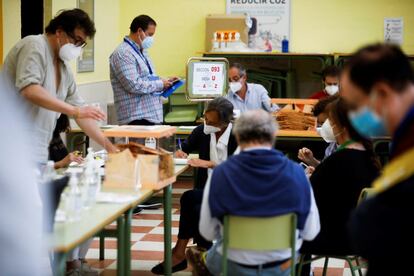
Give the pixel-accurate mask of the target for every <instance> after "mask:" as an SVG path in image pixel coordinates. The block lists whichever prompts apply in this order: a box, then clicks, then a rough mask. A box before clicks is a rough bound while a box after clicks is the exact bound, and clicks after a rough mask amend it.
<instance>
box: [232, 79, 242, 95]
mask: <svg viewBox="0 0 414 276" xmlns="http://www.w3.org/2000/svg"><path fill="white" fill-rule="evenodd" d="M241 89H242V84H241V82H239V81H232V82H230V91H231V92H233V93H236V92H239V91H240V90H241Z"/></svg>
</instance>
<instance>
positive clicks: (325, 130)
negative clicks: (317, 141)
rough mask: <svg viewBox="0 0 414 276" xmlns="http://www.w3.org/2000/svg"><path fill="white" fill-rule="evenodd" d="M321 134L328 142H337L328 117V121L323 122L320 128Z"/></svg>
mask: <svg viewBox="0 0 414 276" xmlns="http://www.w3.org/2000/svg"><path fill="white" fill-rule="evenodd" d="M319 134H320V135H321V136H322V138H323V140H325V142H327V143H333V142H336V139H335V134H334V132H333V129H332V126H331V123H330V122H329V119H326V121H325V122H324V123H323V124H322V127H321V128H320V130H319Z"/></svg>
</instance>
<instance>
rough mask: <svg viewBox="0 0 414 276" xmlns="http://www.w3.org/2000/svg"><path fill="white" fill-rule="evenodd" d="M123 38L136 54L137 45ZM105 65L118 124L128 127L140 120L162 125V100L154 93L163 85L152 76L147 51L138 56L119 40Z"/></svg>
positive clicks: (140, 52)
mask: <svg viewBox="0 0 414 276" xmlns="http://www.w3.org/2000/svg"><path fill="white" fill-rule="evenodd" d="M125 39H126V40H128V41H129V42H130V43H131V44H132V45H134V46H136V49H137V50H138V51H139V49H140V47H139V45H137V44H136V43H135V42H134V41H133V40H131V39H130V38H129V37H125ZM145 59H146V60H145ZM147 61H148V64H147ZM109 65H110V77H111V84H112V89H113V92H114V101H115V108H116V113H117V116H118V123H119V124H128V123H129V122H131V121H134V120H140V119H145V120H148V121H150V122H153V123H162V122H163V112H162V100H161V98H160V96H159V95H155V94H154V92H160V91H162V90H163V82H162V80H161V79H159V78H157V77H155V72H154V71H155V70H154V66H153V64H152V61H151V59H150V58H149V56H148V53H147V51H145V50H144V51H139V53H138V52H137V51H135V50H134V48H133V47H131V45H129V44H128V43H127V42H125V41H123V42H122V43H121V44H120V45H119V46H118V47H117V48H116V49H115V51H114V52H113V53H112V54H111V56H110V58H109ZM149 66H150V67H151V69H150V68H149ZM151 70H152V72H153V75H151V74H150V71H151Z"/></svg>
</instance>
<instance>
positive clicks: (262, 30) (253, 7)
mask: <svg viewBox="0 0 414 276" xmlns="http://www.w3.org/2000/svg"><path fill="white" fill-rule="evenodd" d="M290 2H291V0H227V3H226V4H227V5H226V9H227V13H228V14H247V15H248V16H249V17H250V23H249V24H250V25H251V27H250V31H249V47H250V48H255V49H258V50H262V51H267V52H271V51H272V50H276V51H281V48H282V46H281V45H282V40H283V39H284V38H286V39H287V40H289V37H290Z"/></svg>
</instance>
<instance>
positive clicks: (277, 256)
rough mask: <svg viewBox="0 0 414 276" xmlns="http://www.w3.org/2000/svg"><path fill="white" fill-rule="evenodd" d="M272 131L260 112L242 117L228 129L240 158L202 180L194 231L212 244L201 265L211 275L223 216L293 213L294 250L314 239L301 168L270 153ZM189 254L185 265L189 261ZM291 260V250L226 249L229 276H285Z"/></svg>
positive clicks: (217, 266)
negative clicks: (260, 274)
mask: <svg viewBox="0 0 414 276" xmlns="http://www.w3.org/2000/svg"><path fill="white" fill-rule="evenodd" d="M276 130H277V127H276V123H275V120H274V119H273V118H272V116H271V115H270V114H268V113H266V112H264V111H262V110H255V111H248V112H246V113H244V114H242V115H241V116H240V118H239V119H238V120H237V121H236V122H235V125H234V128H233V132H234V134H235V136H236V139H237V141H238V143H239V146H240V148H241V152H240V154H238V155H234V156H232V157H231V158H229V159H228V160H227V161H225V162H223V163H222V164H221V165H219V166H217V167H216V168H215V169H214V171H213V173H212V175H211V177H209V178H208V180H207V184H206V187H205V190H204V194H203V201H202V205H201V213H200V225H199V228H200V233H201V235H202V236H203V237H204V238H205V239H207V240H217V243H215V245H213V247H212V248H210V250H209V251H208V252H207V256H206V266H207V268H208V270H209V271H210V273H212V274H213V275H220V272H221V254H222V234H221V233H222V227H223V226H222V223H221V221H222V219H223V217H224V216H226V215H237V216H249V217H270V216H279V215H284V214H287V213H295V214H296V216H297V221H298V224H297V231H296V232H297V242H296V250H299V248H300V247H301V245H302V240H312V239H314V238H315V237H316V235H317V234H318V232H319V230H320V224H319V214H318V209H317V206H316V204H315V199H314V196H313V192H312V188H311V186H310V184H309V181H308V179H307V178H306V176H305V173H304V171H303V169H302V168H301V167H300V166H299V165H298V164H296V163H295V162H293V161H290V160H289V159H288V158H286V157H285V156H284V155H283V154H282V153H281V152H279V151H277V150H275V149H273V144H274V142H275V138H274V137H275V136H274V133H275V132H276ZM246 238H248V237H246ZM190 252H191V251H190ZM189 255H190V256H189V257H190V260H191V259H194V258H192V257H191V254H189ZM193 256H194V255H193ZM290 258H291V250H290V249H284V250H277V251H243V250H235V249H229V252H228V259H229V265H228V268H229V272H230V274H231V275H256V274H255V273H259V272H261V273H263V274H266V275H267V273H270V272H271V273H272V274H271V275H289V274H290V272H289V270H290ZM269 275H270V274H269Z"/></svg>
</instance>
